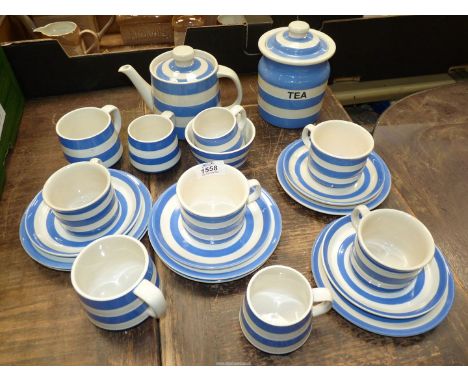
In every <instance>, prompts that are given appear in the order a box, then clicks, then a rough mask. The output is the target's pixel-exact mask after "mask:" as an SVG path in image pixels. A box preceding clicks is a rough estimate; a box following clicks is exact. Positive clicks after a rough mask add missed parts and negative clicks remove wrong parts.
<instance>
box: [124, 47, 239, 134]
mask: <svg viewBox="0 0 468 382" xmlns="http://www.w3.org/2000/svg"><path fill="white" fill-rule="evenodd" d="M149 70H150V73H151V85H150V84H148V83H147V82H146V81H145V80H144V79H143V78H142V77H141V76H140V75H139V74H138V73H137V71H136V70H135V69H134V68H133V67H132V66H131V65H124V66H122V67H120V69H119V72H121V73H124V74H125V75H126V76H127V77H128V78H129V79H130V81H132V82H133V84H134V85H135V87H136V88H137V90H138V92H139V93H140V95H141V97H142V98H143V100H144V101H145V103H146V105H147V106H148V107H149V108H150V109H151V110H152V111H153V112H155V113H162V112H163V111H166V110H169V111H172V112H173V113H174V115H175V127H176V133H177V137H178V138H179V139H185V135H184V133H185V126H187V124H188V123H189V122H190V120H191V119H192V118H193V117H195V116H196V115H197V114H198V113H199V112H201V111H202V110H205V109H207V108H209V107H213V106H219V105H220V92H219V85H218V79H219V78H221V77H227V78H229V79H231V80H232V81H233V82H234V85H235V86H236V90H237V97H236V100H235V101H234V103H233V104H232V105H229V106H228V107H230V106H233V105H239V104H240V102H241V100H242V87H241V83H240V80H239V77H238V76H237V74H236V73H235V72H234V71H233V70H232V69H230V68H228V67H226V66H223V65H218V62H217V61H216V59H215V58H214V57H213V56H212V55H211V54H209V53H207V52H204V51H203V50H198V49H193V48H192V47H190V46H187V45H180V46H177V47H175V48H174V49H173V50H171V51H169V52H165V53H162V54H160V55H159V56H157V57H156V58H155V59H154V60H153V61H151V63H150V66H149Z"/></svg>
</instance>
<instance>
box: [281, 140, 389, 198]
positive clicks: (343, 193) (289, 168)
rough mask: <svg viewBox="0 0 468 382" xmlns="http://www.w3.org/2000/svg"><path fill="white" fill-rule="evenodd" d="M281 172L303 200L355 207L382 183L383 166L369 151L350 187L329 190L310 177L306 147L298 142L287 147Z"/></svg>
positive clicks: (377, 189)
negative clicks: (363, 164)
mask: <svg viewBox="0 0 468 382" xmlns="http://www.w3.org/2000/svg"><path fill="white" fill-rule="evenodd" d="M284 151H285V158H284V173H285V175H286V178H287V180H288V181H289V183H290V184H291V186H292V187H293V188H295V189H296V191H298V192H299V193H300V194H302V195H303V196H304V197H306V198H308V199H311V200H314V201H316V202H319V203H321V204H328V205H332V206H355V205H359V204H363V203H366V202H368V201H369V200H372V199H373V198H375V197H376V196H377V195H378V194H379V193H380V192H381V191H382V188H383V185H384V182H385V167H386V166H385V163H384V162H383V160H382V159H381V158H380V157H379V156H378V155H377V154H376V153H375V152H372V153H371V154H370V156H369V159H368V160H367V164H366V167H365V168H364V171H363V174H362V176H361V178H360V179H359V180H358V181H357V182H356V184H355V185H354V186H353V187H351V188H345V189H341V188H336V189H330V188H329V187H326V186H324V185H322V184H320V183H318V182H317V181H315V180H314V179H313V178H312V176H311V175H310V173H309V171H308V168H307V162H308V158H309V151H308V148H307V147H306V146H305V145H304V143H303V142H302V140H301V139H298V140H296V141H294V142H292V143H291V144H290V145H288V146H287V147H286V148H285V149H284Z"/></svg>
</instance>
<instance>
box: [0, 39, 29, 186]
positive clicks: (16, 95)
mask: <svg viewBox="0 0 468 382" xmlns="http://www.w3.org/2000/svg"><path fill="white" fill-rule="evenodd" d="M0 105H1V107H2V109H3V111H4V112H5V119H4V121H3V128H2V133H1V137H0V195H1V193H2V192H3V187H4V186H5V178H6V170H5V161H6V158H7V155H8V151H9V150H10V148H12V147H13V145H14V144H15V141H16V137H17V135H18V129H19V125H20V122H21V116H22V115H23V109H24V96H23V93H22V92H21V89H20V87H19V85H18V82H17V81H16V78H15V75H14V73H13V71H12V70H11V67H10V64H9V63H8V60H7V57H6V56H5V53H4V52H3V49H2V47H0ZM0 112H2V110H1V109H0ZM0 123H1V120H0Z"/></svg>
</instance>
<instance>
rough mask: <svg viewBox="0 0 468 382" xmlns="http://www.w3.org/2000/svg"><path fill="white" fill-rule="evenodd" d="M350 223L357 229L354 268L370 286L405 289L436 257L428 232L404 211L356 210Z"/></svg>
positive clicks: (352, 263)
mask: <svg viewBox="0 0 468 382" xmlns="http://www.w3.org/2000/svg"><path fill="white" fill-rule="evenodd" d="M351 221H352V224H353V226H354V228H355V229H356V238H355V240H354V248H353V251H352V254H351V265H352V267H353V270H354V272H355V274H356V275H357V276H358V277H359V278H361V279H362V280H364V281H365V282H367V283H368V284H370V285H371V286H374V287H377V288H381V289H386V290H395V289H401V288H404V287H406V286H407V285H409V284H410V283H411V282H412V281H413V280H414V279H415V278H416V276H417V275H418V274H419V272H421V270H422V269H423V268H424V267H425V266H426V265H427V264H428V263H429V262H430V261H431V260H432V259H433V257H434V253H435V244H434V239H433V238H432V235H431V233H430V232H429V230H428V229H427V228H426V226H424V224H423V223H421V222H420V221H419V220H418V219H416V218H415V217H414V216H411V215H409V214H407V213H405V212H403V211H398V210H392V209H381V210H376V211H369V209H368V208H367V207H366V206H357V207H356V208H355V209H354V210H353V212H352V214H351Z"/></svg>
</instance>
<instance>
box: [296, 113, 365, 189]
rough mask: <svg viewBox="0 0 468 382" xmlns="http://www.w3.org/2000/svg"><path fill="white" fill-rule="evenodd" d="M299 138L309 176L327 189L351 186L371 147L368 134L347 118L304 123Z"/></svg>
mask: <svg viewBox="0 0 468 382" xmlns="http://www.w3.org/2000/svg"><path fill="white" fill-rule="evenodd" d="M302 141H303V142H304V144H305V145H306V147H308V149H309V158H308V164H307V168H308V171H309V173H310V176H311V177H312V178H313V179H314V180H315V181H317V182H319V183H320V184H323V185H324V186H326V187H331V188H346V187H351V186H353V185H354V184H355V183H356V182H357V181H358V180H359V178H360V177H361V174H362V171H363V170H364V168H365V167H366V163H367V158H368V157H369V155H370V153H371V152H372V150H373V149H374V139H373V138H372V135H371V134H370V133H369V132H368V131H367V130H366V129H364V128H363V127H361V126H359V125H357V124H355V123H352V122H348V121H339V120H330V121H325V122H322V123H319V124H318V125H313V124H310V125H307V126H306V127H304V129H303V131H302Z"/></svg>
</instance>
